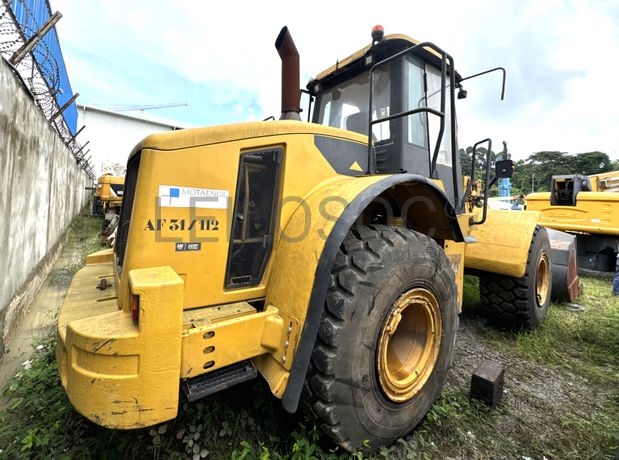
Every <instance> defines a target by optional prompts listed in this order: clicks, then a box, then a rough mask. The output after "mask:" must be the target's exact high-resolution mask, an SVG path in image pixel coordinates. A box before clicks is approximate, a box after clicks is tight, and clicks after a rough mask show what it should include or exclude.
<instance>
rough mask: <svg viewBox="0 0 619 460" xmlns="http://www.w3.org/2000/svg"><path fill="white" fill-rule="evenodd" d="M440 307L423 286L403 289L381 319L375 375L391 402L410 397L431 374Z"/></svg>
mask: <svg viewBox="0 0 619 460" xmlns="http://www.w3.org/2000/svg"><path fill="white" fill-rule="evenodd" d="M441 333H442V322H441V310H440V308H439V304H438V301H437V300H436V297H434V295H433V294H432V293H431V292H430V291H428V290H427V289H423V288H414V289H411V290H410V291H407V292H405V293H404V294H402V295H401V296H400V298H399V299H398V300H397V301H396V302H395V304H394V305H393V308H392V310H391V312H390V314H389V316H388V317H387V319H386V320H385V323H384V324H383V327H382V329H381V332H380V337H379V342H378V378H379V381H380V385H381V387H382V389H383V391H384V393H385V395H386V396H387V397H388V398H389V399H390V400H392V401H394V402H399V403H401V402H405V401H409V400H410V399H411V398H413V397H414V396H415V395H416V394H417V392H419V390H420V389H421V388H423V386H424V385H425V383H426V381H427V380H428V378H429V377H430V375H431V374H432V370H433V369H434V365H435V364H436V358H437V357H438V353H439V349H440V345H441Z"/></svg>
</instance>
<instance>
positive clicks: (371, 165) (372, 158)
mask: <svg viewBox="0 0 619 460" xmlns="http://www.w3.org/2000/svg"><path fill="white" fill-rule="evenodd" d="M418 48H429V49H431V50H433V51H435V52H436V53H438V54H439V55H440V56H441V58H440V59H441V101H440V109H439V110H435V109H431V108H429V107H422V108H416V109H412V110H407V111H405V112H400V113H397V114H394V115H390V116H387V117H384V118H379V119H376V120H372V109H373V106H372V104H373V100H374V78H373V77H374V71H375V70H376V69H377V68H378V67H379V66H382V65H384V64H386V63H389V62H391V61H393V60H395V59H398V58H400V57H402V56H404V55H406V54H409V53H412V52H413V51H415V50H416V49H418ZM447 60H449V66H450V77H451V78H450V79H449V80H450V85H449V87H450V90H451V93H450V109H451V114H452V116H453V114H454V113H455V81H454V80H455V65H454V61H453V58H452V57H451V56H450V55H449V54H448V53H446V52H445V51H443V50H442V49H441V48H439V47H438V46H436V45H435V44H434V43H431V42H422V43H419V44H417V45H414V46H410V47H408V48H406V49H404V50H402V51H400V52H398V53H396V54H394V55H392V56H389V57H388V58H385V59H383V60H382V61H379V62H377V63H376V64H374V65H373V66H372V67H371V69H370V72H369V79H370V82H369V90H370V94H369V101H368V169H367V174H376V150H375V149H374V148H373V146H372V127H373V126H374V125H376V124H378V123H383V122H385V121H390V120H394V119H396V118H402V117H407V116H410V115H413V114H416V113H424V112H425V113H430V114H432V115H436V116H438V117H439V119H440V128H439V132H438V135H437V140H436V144H435V146H434V152H433V155H432V162H431V167H430V177H432V178H437V177H436V162H437V160H438V154H439V151H440V147H441V144H442V142H443V135H444V132H445V103H446V101H445V82H446V80H447V65H448V64H447ZM450 134H451V159H452V170H453V171H452V172H453V181H454V186H453V191H454V203H458V187H457V171H456V164H457V156H456V127H455V123H451V133H450Z"/></svg>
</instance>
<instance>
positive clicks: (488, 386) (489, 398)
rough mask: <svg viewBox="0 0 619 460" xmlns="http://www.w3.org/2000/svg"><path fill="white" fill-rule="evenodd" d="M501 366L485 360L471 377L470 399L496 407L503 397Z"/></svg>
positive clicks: (502, 372)
mask: <svg viewBox="0 0 619 460" xmlns="http://www.w3.org/2000/svg"><path fill="white" fill-rule="evenodd" d="M503 375H504V371H503V366H502V365H501V364H499V363H497V362H495V361H491V360H489V359H486V360H485V361H484V362H482V363H481V364H480V365H479V366H478V367H477V369H475V372H474V373H473V376H472V377H471V398H472V399H478V400H480V401H482V402H484V403H485V404H488V405H489V406H492V407H494V406H496V405H497V404H499V402H500V401H501V397H502V396H503Z"/></svg>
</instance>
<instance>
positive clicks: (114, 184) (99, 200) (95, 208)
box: [92, 174, 125, 220]
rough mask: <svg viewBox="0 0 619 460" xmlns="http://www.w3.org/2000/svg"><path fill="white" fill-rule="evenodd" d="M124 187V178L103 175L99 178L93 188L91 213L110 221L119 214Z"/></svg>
mask: <svg viewBox="0 0 619 460" xmlns="http://www.w3.org/2000/svg"><path fill="white" fill-rule="evenodd" d="M124 187H125V177H124V176H112V175H111V174H104V175H103V176H101V177H99V179H98V180H97V187H96V188H95V196H94V200H93V204H92V213H93V214H94V215H102V216H105V218H106V220H110V219H111V218H112V216H113V215H115V214H119V213H120V207H121V205H122V202H123V192H124Z"/></svg>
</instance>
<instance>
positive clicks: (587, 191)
mask: <svg viewBox="0 0 619 460" xmlns="http://www.w3.org/2000/svg"><path fill="white" fill-rule="evenodd" d="M618 192H619V171H611V172H607V173H602V174H595V175H592V176H583V175H580V174H572V175H565V176H553V177H552V179H551V189H550V192H541V193H539V192H538V193H530V194H529V195H527V200H526V201H527V209H530V210H535V211H539V212H540V213H541V218H540V223H541V224H543V225H544V226H547V227H549V228H552V229H556V230H562V231H564V232H570V233H572V234H574V235H575V236H576V242H577V258H578V267H579V269H581V270H590V271H594V272H613V271H615V270H616V269H617V267H616V258H617V248H618V247H619V193H618Z"/></svg>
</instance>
